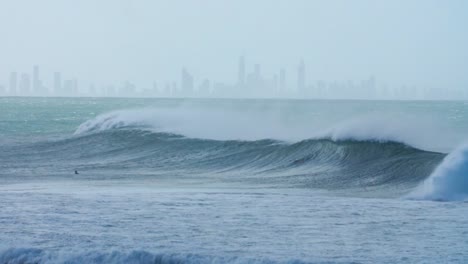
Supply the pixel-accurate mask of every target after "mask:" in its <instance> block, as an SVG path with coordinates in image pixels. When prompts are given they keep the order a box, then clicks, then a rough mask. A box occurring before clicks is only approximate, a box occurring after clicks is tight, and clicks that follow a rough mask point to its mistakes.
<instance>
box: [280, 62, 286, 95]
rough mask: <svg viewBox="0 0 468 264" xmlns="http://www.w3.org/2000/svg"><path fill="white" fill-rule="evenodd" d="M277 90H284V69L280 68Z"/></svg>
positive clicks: (282, 91)
mask: <svg viewBox="0 0 468 264" xmlns="http://www.w3.org/2000/svg"><path fill="white" fill-rule="evenodd" d="M279 90H280V92H281V93H284V92H285V91H286V70H285V69H284V68H281V70H280V74H279Z"/></svg>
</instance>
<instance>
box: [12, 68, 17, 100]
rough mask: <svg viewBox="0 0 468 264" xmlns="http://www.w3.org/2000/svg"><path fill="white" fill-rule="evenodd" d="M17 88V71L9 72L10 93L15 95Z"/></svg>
mask: <svg viewBox="0 0 468 264" xmlns="http://www.w3.org/2000/svg"><path fill="white" fill-rule="evenodd" d="M17 90H18V73H16V72H12V73H10V94H11V95H16V93H17Z"/></svg>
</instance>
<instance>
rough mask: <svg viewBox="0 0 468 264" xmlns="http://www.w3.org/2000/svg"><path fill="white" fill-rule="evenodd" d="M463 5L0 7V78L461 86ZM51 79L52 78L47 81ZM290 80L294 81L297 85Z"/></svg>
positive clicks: (361, 1) (101, 1)
mask: <svg viewBox="0 0 468 264" xmlns="http://www.w3.org/2000/svg"><path fill="white" fill-rule="evenodd" d="M467 14H468V1H464V0H447V1H442V0H441V1H432V0H387V1H379V0H353V1H351V0H349V1H344V0H343V1H338V0H323V1H313V0H284V1H280V0H278V1H275V0H235V1H234V0H232V1H228V0H203V1H202V0H192V1H189V0H166V1H160V0H79V1H76V0H40V1H38V0H0V36H1V37H0V82H2V83H6V80H7V79H8V73H9V72H10V71H11V70H16V71H20V72H21V71H31V68H32V65H34V64H38V65H40V66H41V70H42V78H43V79H44V81H45V82H46V83H47V82H50V81H51V79H52V72H53V71H57V70H60V71H62V73H63V74H64V76H65V78H66V77H67V76H77V77H78V78H80V79H81V80H88V81H94V82H97V83H98V84H99V83H109V82H120V81H122V80H127V79H128V80H133V81H135V82H136V83H137V84H145V83H148V84H149V83H151V81H152V80H159V81H165V80H171V79H178V78H179V75H180V69H181V67H182V66H186V67H187V68H188V70H189V71H190V72H191V73H193V74H194V75H195V78H196V80H199V79H200V78H205V77H209V78H210V79H213V80H220V81H227V82H233V81H234V80H235V79H236V76H237V61H238V57H239V56H240V55H245V57H246V62H247V66H248V68H247V70H251V69H252V67H253V64H254V63H259V64H261V65H262V72H263V73H264V74H270V73H271V74H272V73H273V71H277V70H278V69H279V68H280V67H281V66H284V67H285V68H286V69H287V70H288V77H290V78H291V79H292V78H293V76H294V77H295V72H293V71H294V70H295V68H296V66H297V64H298V62H299V60H300V59H301V58H304V60H305V62H306V67H307V76H308V79H309V80H319V79H323V80H348V79H352V80H360V79H363V78H367V77H368V76H369V75H370V74H374V75H375V76H376V77H377V79H378V80H382V81H385V82H389V83H406V84H410V85H411V84H417V85H432V86H443V85H449V86H465V87H468V85H467V84H468V15H467ZM46 74H47V75H46ZM291 79H290V80H289V81H291V82H292V81H293V80H291Z"/></svg>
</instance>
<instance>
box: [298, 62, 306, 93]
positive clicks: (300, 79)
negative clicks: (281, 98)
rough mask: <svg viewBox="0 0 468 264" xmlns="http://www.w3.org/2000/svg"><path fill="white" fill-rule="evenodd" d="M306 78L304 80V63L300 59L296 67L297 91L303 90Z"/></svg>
mask: <svg viewBox="0 0 468 264" xmlns="http://www.w3.org/2000/svg"><path fill="white" fill-rule="evenodd" d="M305 87H306V80H305V64H304V61H303V60H301V62H300V63H299V67H298V69H297V91H298V92H299V93H303V92H305Z"/></svg>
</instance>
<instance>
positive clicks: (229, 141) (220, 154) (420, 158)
mask: <svg viewBox="0 0 468 264" xmlns="http://www.w3.org/2000/svg"><path fill="white" fill-rule="evenodd" d="M270 121H271V120H270ZM270 121H269V120H268V118H266V119H265V120H262V119H258V118H256V117H248V116H246V115H244V114H242V115H236V114H233V113H224V112H223V113H207V112H199V111H196V110H193V111H192V112H191V113H187V112H183V113H181V112H178V110H174V109H173V110H167V111H166V110H158V111H155V110H151V109H147V110H126V111H116V112H111V113H107V114H103V115H100V116H97V117H96V118H94V119H91V120H88V121H86V122H84V123H82V124H81V125H80V126H79V127H78V128H77V129H76V131H75V133H74V136H72V137H68V138H65V139H60V140H55V141H43V142H39V143H35V144H30V145H25V146H22V148H23V149H21V150H19V151H18V148H9V149H6V151H4V152H3V154H0V158H2V159H3V160H5V161H7V162H8V161H11V162H10V164H11V167H10V168H7V169H10V170H15V171H18V170H19V169H20V168H21V169H23V170H25V174H27V173H28V170H27V169H24V168H25V167H26V168H27V167H28V166H30V167H33V168H34V171H37V170H40V169H41V168H45V169H49V167H54V171H53V172H50V170H49V174H54V173H56V174H58V175H63V174H65V173H69V171H70V167H72V168H78V169H79V170H80V171H83V172H86V174H89V175H93V176H94V177H98V176H99V175H102V174H103V173H105V172H111V174H113V175H117V174H118V175H121V176H122V175H123V176H125V175H129V174H131V175H139V176H141V177H143V176H147V177H155V178H157V177H162V175H166V177H167V175H171V176H170V177H173V178H175V179H190V182H192V183H194V182H195V183H199V184H204V183H207V182H210V183H213V182H222V183H235V184H247V185H249V186H252V184H258V185H259V186H268V187H273V188H290V187H293V188H319V189H326V190H335V191H336V190H341V191H343V190H345V191H344V192H346V193H353V194H362V193H368V194H369V195H371V196H391V197H400V196H402V195H407V194H408V193H411V194H410V195H409V197H411V198H419V199H433V200H454V199H455V200H456V199H465V197H466V194H467V193H468V191H467V190H468V188H467V186H468V185H467V171H468V163H467V161H468V158H467V156H468V151H467V148H466V147H464V148H460V149H458V150H456V151H454V152H453V153H451V154H450V155H448V156H447V155H446V154H444V153H442V152H440V151H434V150H432V149H431V148H424V147H421V146H422V145H424V142H428V141H430V137H429V136H428V135H427V134H429V133H415V132H411V131H413V130H412V129H408V126H407V125H408V124H409V123H408V122H407V123H406V126H401V125H397V122H396V121H395V120H392V119H383V118H361V119H354V120H349V121H346V122H341V123H339V124H335V125H333V126H329V127H323V128H321V129H317V127H316V126H315V129H313V128H312V127H310V128H308V127H307V125H306V126H305V127H302V128H301V129H297V127H294V126H287V125H286V124H285V123H281V122H278V120H276V121H275V122H270ZM416 125H417V126H421V123H418V124H416ZM297 131H300V132H301V133H303V134H300V133H298V132H297ZM428 131H429V130H428ZM432 132H437V133H439V132H438V131H436V130H433V131H432ZM306 134H308V136H306ZM439 135H440V134H439ZM15 153H21V161H23V162H18V160H19V159H18V155H16V154H15ZM24 153H28V154H24ZM38 153H40V154H41V155H37V154H38ZM2 155H3V157H2ZM429 176H430V177H429ZM134 177H137V176H134ZM254 186H255V185H254ZM418 186H419V187H418ZM416 187H418V188H417V189H416V190H414V189H415V188H416ZM351 190H352V191H351Z"/></svg>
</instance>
